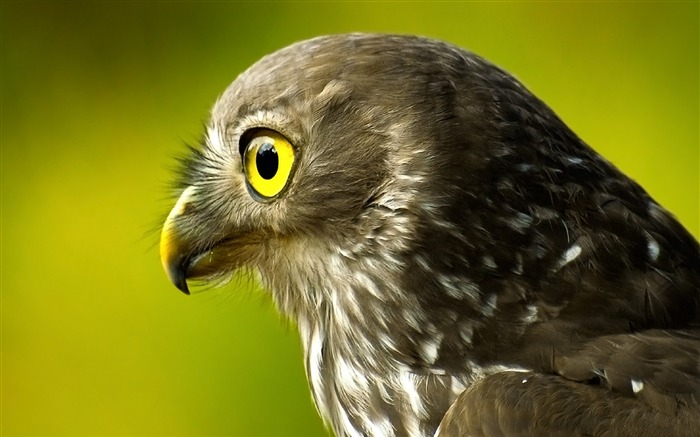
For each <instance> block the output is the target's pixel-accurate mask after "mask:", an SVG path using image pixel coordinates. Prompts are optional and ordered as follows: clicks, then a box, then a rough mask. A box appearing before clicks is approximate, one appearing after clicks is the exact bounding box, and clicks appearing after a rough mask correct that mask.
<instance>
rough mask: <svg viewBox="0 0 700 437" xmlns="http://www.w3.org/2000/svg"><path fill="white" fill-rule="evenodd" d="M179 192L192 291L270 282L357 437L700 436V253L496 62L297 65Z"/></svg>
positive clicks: (178, 249)
mask: <svg viewBox="0 0 700 437" xmlns="http://www.w3.org/2000/svg"><path fill="white" fill-rule="evenodd" d="M179 181H180V185H179V187H180V189H181V195H180V197H179V199H178V200H177V203H176V204H175V206H174V208H173V209H172V212H171V213H170V215H169V216H168V218H167V220H166V222H165V224H164V226H163V230H162V236H161V259H162V263H163V266H164V268H165V271H166V273H167V275H168V277H169V279H170V280H171V281H172V282H173V284H174V285H175V286H176V287H177V288H179V289H180V290H182V291H184V292H185V293H188V285H187V281H188V280H191V279H199V280H214V281H216V280H226V279H227V278H230V277H231V276H232V275H233V274H234V273H235V272H236V271H238V270H240V269H246V270H248V271H252V272H256V273H257V275H258V277H259V279H260V282H261V284H262V285H263V287H264V288H265V289H267V290H269V292H270V294H271V296H272V298H273V300H274V302H275V303H276V306H277V308H278V309H279V311H280V312H281V313H282V314H284V315H285V316H286V317H289V318H291V319H292V320H294V321H295V322H296V324H297V325H298V330H299V333H300V336H301V343H302V346H303V350H304V364H305V369H306V375H307V377H308V382H309V387H310V391H311V395H312V397H313V400H314V403H315V405H316V407H317V409H318V412H319V414H320V415H321V417H322V418H323V420H324V421H325V422H326V424H327V425H328V426H329V427H330V428H332V430H333V431H334V433H335V434H336V435H338V436H404V435H406V436H430V435H437V436H523V435H537V436H541V435H560V436H603V435H606V436H608V435H610V436H611V435H616V436H620V435H630V436H632V435H633V436H636V437H637V436H660V435H673V436H681V435H695V436H697V435H700V247H699V245H698V242H697V241H696V240H695V239H694V238H693V237H692V236H691V235H690V234H689V233H688V232H687V231H686V230H685V229H684V228H683V227H682V226H681V225H680V224H679V223H678V221H676V219H674V217H673V216H672V215H671V214H670V213H669V212H668V211H666V210H665V209H664V208H663V207H661V206H660V205H659V204H658V203H656V202H655V201H654V200H653V199H652V198H651V197H650V196H649V195H648V194H647V193H646V192H645V191H644V189H642V188H641V187H640V186H639V185H638V184H636V183H635V182H634V181H632V180H631V179H629V178H628V177H626V176H625V175H624V174H622V173H621V172H620V171H619V170H618V169H616V168H615V167H614V166H613V165H612V164H611V163H610V162H608V161H606V160H605V159H604V158H603V157H601V156H600V155H599V154H597V153H596V152H595V151H594V150H593V149H591V148H590V147H589V146H588V145H586V144H585V143H584V142H583V141H582V140H581V139H579V138H578V137H577V136H576V134H574V133H573V132H572V131H571V130H570V129H569V128H568V127H567V126H566V125H565V124H564V122H562V121H561V119H559V118H558V117H557V116H556V115H555V114H554V112H553V111H552V110H551V109H550V108H549V107H547V105H545V104H544V103H543V102H542V101H540V100H538V99H537V98H536V97H535V96H534V95H532V94H531V93H530V92H529V91H528V90H527V89H526V88H525V87H524V86H523V85H522V84H521V83H520V82H518V81H517V80H516V79H514V78H513V77H512V76H510V75H509V74H508V73H506V72H504V71H503V70H501V69H499V68H498V67H496V66H494V65H492V64H491V63H489V62H487V61H486V60H484V59H482V58H480V57H478V56H476V55H475V54H473V53H470V52H468V51H465V50H462V49H460V48H457V47H455V46H452V45H450V44H447V43H444V42H440V41H435V40H431V39H425V38H421V37H414V36H399V35H375V34H348V35H334V36H325V37H318V38H315V39H311V40H307V41H303V42H299V43H296V44H294V45H292V46H289V47H287V48H284V49H282V50H280V51H277V52H276V53H273V54H271V55H269V56H266V57H264V58H263V59H261V60H260V61H259V62H257V63H256V64H254V65H253V66H252V67H250V68H249V69H248V70H247V71H245V72H244V73H242V74H241V75H240V76H239V77H238V78H237V79H236V80H235V81H234V82H233V83H232V84H231V85H230V86H229V88H228V89H226V91H225V92H224V93H223V94H222V95H221V96H220V98H219V99H218V101H217V102H216V104H215V105H214V108H213V110H212V113H211V119H210V121H209V123H208V125H207V128H206V134H205V139H204V141H203V144H202V145H201V147H199V148H194V149H193V150H192V151H191V153H190V155H189V157H188V158H186V159H185V160H184V161H183V165H182V171H181V174H180V179H179Z"/></svg>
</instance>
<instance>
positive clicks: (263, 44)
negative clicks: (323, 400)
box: [0, 2, 700, 436]
mask: <svg viewBox="0 0 700 437" xmlns="http://www.w3.org/2000/svg"><path fill="white" fill-rule="evenodd" d="M0 7H1V11H2V420H1V422H2V429H1V431H2V434H3V435H6V436H9V435H44V436H48V435H178V436H195V435H198V436H204V435H207V436H214V435H231V436H235V435H305V436H312V435H323V434H324V431H323V427H322V425H321V423H320V420H319V419H318V418H317V416H316V412H315V410H314V408H313V406H312V404H311V401H310V396H309V394H308V389H307V387H306V382H305V379H304V376H303V369H302V360H301V353H300V350H299V343H298V340H297V336H296V333H295V331H294V329H293V328H291V327H290V326H289V325H288V324H287V323H285V322H282V321H280V320H279V318H278V317H277V315H276V314H275V313H274V310H273V309H272V306H271V304H270V303H269V300H268V298H267V297H266V296H265V294H264V293H262V292H260V291H257V290H252V291H251V290H247V291H241V290H239V289H236V287H233V286H229V287H228V288H226V289H224V290H221V291H214V292H211V293H205V294H200V295H198V296H191V297H186V296H184V295H182V294H180V293H179V292H177V291H176V290H175V288H174V287H172V286H171V285H170V284H169V283H168V282H167V280H166V279H165V276H164V274H163V273H162V272H161V267H160V262H159V260H158V251H157V249H156V245H157V240H158V234H157V232H152V230H153V229H155V228H156V227H157V226H158V224H159V222H160V220H161V219H162V218H163V217H164V214H165V213H166V212H167V210H168V209H169V207H170V206H171V205H172V203H171V202H172V200H171V199H170V198H169V196H170V195H171V194H172V193H170V191H169V190H168V183H169V181H170V180H171V169H172V168H173V167H174V163H175V161H174V157H175V156H177V155H179V154H181V153H182V152H183V151H184V147H183V145H182V144H183V142H194V141H195V140H196V139H198V137H199V135H200V134H201V131H202V123H203V122H204V121H205V120H206V118H207V113H208V109H209V107H210V105H211V104H212V103H213V102H214V100H215V99H216V97H217V95H218V94H219V93H220V92H222V91H223V90H224V88H225V87H226V86H227V85H228V84H229V82H230V81H231V80H233V79H234V78H235V77H236V75H237V74H238V73H240V72H241V71H242V70H244V69H245V68H246V66H248V65H250V64H251V63H252V62H254V61H255V60H256V59H258V58H259V57H261V56H262V55H264V54H266V53H268V52H270V51H273V50H275V49H277V48H280V47H283V46H285V45H287V44H289V43H291V42H293V41H296V40H299V39H303V38H307V37H311V36H315V35H319V34H325V33H338V32H347V31H381V32H401V33H416V34H423V35H429V36H433V37H438V38H442V39H445V40H448V41H451V42H454V43H456V44H458V45H461V46H463V47H466V48H470V49H472V50H474V51H476V52H477V53H480V54H482V55H483V56H485V57H487V58H489V59H490V60H492V61H494V62H496V63H497V64H499V65H501V66H503V67H505V68H506V69H508V70H510V71H511V72H513V73H514V74H515V75H516V76H517V77H519V78H520V79H521V80H522V81H524V83H525V84H526V85H527V86H528V87H530V88H531V89H532V90H533V91H534V92H535V93H536V94H537V95H538V96H539V97H541V98H542V99H543V100H545V101H546V102H548V103H549V104H550V106H552V107H553V108H554V109H555V111H557V112H558V113H559V114H560V116H561V117H562V118H563V119H564V120H565V121H566V122H567V123H568V124H569V125H570V126H571V127H572V128H573V129H574V130H575V131H576V132H577V133H578V134H579V135H580V136H581V137H582V138H583V139H584V140H586V141H587V142H588V143H589V144H591V145H592V146H593V147H595V148H596V149H597V150H599V151H600V152H601V153H603V154H604V155H605V156H606V157H608V158H609V159H611V160H612V161H613V162H614V163H616V164H617V165H619V166H620V167H621V168H622V169H623V170H624V171H626V172H627V173H628V174H630V175H631V176H632V177H634V178H635V179H637V180H638V181H639V182H641V183H642V185H644V186H645V187H646V188H647V189H648V191H649V192H650V193H651V194H652V195H653V196H654V197H655V198H656V199H658V200H659V201H660V202H661V203H662V204H663V205H665V206H666V207H667V208H669V209H670V210H671V211H673V212H674V213H675V214H676V215H677V216H678V217H679V218H680V219H681V221H682V222H683V223H685V225H686V226H688V227H689V228H690V230H691V231H692V232H693V233H694V234H695V235H696V236H697V235H698V234H699V233H700V221H699V215H698V203H699V194H698V190H699V187H700V183H699V180H698V179H699V176H698V174H699V169H698V167H699V164H700V163H699V156H698V154H699V152H698V148H699V140H698V123H699V122H698V100H699V99H698V81H699V79H698V77H699V76H698V16H699V11H698V3H697V2H687V3H675V4H669V3H639V4H634V3H588V4H584V3H518V4H514V3H432V4H424V3H369V2H367V3H268V4H262V3H225V2H215V3H189V2H177V3H169V2H157V3H135V2H134V3H128V2H109V3H102V4H90V3H68V2H64V3H58V4H52V3H49V2H45V3H10V2H4V3H2V4H1V5H0ZM244 288H245V287H244ZM248 288H250V287H248Z"/></svg>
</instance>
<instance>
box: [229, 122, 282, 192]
mask: <svg viewBox="0 0 700 437" xmlns="http://www.w3.org/2000/svg"><path fill="white" fill-rule="evenodd" d="M240 150H241V154H242V159H243V172H244V174H245V178H246V184H247V186H248V191H249V192H250V193H251V194H252V195H253V198H254V199H256V200H258V201H269V200H271V199H274V198H276V197H277V196H278V195H279V194H280V193H281V192H282V191H283V190H284V188H285V187H286V186H287V184H288V182H289V178H290V175H291V173H292V167H293V165H294V157H295V154H296V151H295V150H294V147H293V146H292V144H291V143H290V141H289V140H288V139H287V138H286V137H284V136H283V135H282V134H280V133H279V132H276V131H273V130H270V129H255V130H253V131H250V133H248V132H246V133H245V134H243V136H241V147H240Z"/></svg>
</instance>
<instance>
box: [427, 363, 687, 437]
mask: <svg viewBox="0 0 700 437" xmlns="http://www.w3.org/2000/svg"><path fill="white" fill-rule="evenodd" d="M436 435H437V436H440V437H448V436H474V437H478V436H483V437H494V436H504V437H505V436H526V435H532V436H538V435H547V436H635V437H644V436H650V437H651V436H655V437H656V436H666V435H668V436H671V435H672V436H697V435H700V415H698V414H697V398H696V404H695V405H694V406H693V407H684V408H679V409H678V410H677V411H676V412H675V413H674V414H666V413H665V412H662V411H659V410H657V409H654V408H653V407H650V406H649V405H647V404H646V403H643V402H639V401H638V400H636V399H634V398H632V397H628V396H625V395H622V394H620V393H617V392H614V391H610V390H603V389H601V388H600V387H597V386H595V385H589V384H584V383H579V382H575V381H570V380H567V379H565V378H563V377H560V376H556V375H542V374H536V373H531V372H524V373H520V372H504V373H498V374H494V375H490V376H488V377H486V378H484V379H483V380H481V381H479V382H478V383H476V384H473V385H472V386H470V387H469V388H467V389H466V390H465V391H464V392H463V393H462V394H461V395H460V396H459V397H458V398H457V400H456V401H455V402H454V403H453V404H452V406H451V407H450V409H449V410H448V412H447V414H446V415H445V417H444V418H443V420H442V423H441V424H440V428H439V430H438V433H437V434H436Z"/></svg>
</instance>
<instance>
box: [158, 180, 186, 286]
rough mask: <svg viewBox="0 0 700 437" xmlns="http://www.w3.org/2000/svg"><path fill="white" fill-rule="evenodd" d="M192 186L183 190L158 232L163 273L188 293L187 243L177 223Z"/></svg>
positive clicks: (184, 209)
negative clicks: (159, 232)
mask: <svg viewBox="0 0 700 437" xmlns="http://www.w3.org/2000/svg"><path fill="white" fill-rule="evenodd" d="M193 194H194V187H193V186H189V187H187V188H186V189H185V191H183V193H182V195H181V196H180V198H179V199H178V201H177V203H176V204H175V206H174V207H173V209H172V211H170V214H168V218H167V219H166V220H165V223H164V224H163V230H162V231H161V234H160V261H161V263H162V264H163V269H164V270H165V274H166V275H167V276H168V279H170V282H172V283H173V285H175V286H176V287H177V288H178V289H179V290H180V291H182V292H183V293H185V294H190V290H189V288H188V287H187V270H188V268H189V264H190V256H191V254H190V253H189V245H188V244H187V242H186V241H185V240H184V239H183V236H182V233H181V231H180V229H179V228H178V223H179V221H180V219H181V217H182V215H183V214H184V212H185V211H186V209H187V205H188V204H189V203H190V202H191V201H192V197H193Z"/></svg>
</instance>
